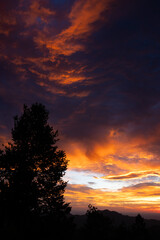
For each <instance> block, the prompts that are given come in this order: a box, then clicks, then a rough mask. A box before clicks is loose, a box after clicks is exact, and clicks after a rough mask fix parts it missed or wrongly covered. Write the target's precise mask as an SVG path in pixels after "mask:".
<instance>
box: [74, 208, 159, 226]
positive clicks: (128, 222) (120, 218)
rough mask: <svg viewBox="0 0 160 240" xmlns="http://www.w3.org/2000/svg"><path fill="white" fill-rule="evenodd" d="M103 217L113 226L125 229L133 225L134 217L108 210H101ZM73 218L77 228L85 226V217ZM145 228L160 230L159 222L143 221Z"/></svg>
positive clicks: (75, 216) (77, 216)
mask: <svg viewBox="0 0 160 240" xmlns="http://www.w3.org/2000/svg"><path fill="white" fill-rule="evenodd" d="M99 212H100V213H102V214H103V215H104V216H106V217H107V218H109V219H110V220H111V222H112V224H113V225H114V226H120V225H123V224H124V225H125V226H127V227H130V226H132V225H133V224H134V223H135V219H136V217H133V216H128V215H123V214H121V213H118V212H115V211H110V210H107V209H106V210H103V211H100V210H99ZM73 216H74V223H75V224H76V226H77V228H81V227H83V226H84V225H85V223H86V220H87V216H86V215H73ZM144 220H145V224H146V227H147V228H153V227H154V228H160V220H154V219H144Z"/></svg>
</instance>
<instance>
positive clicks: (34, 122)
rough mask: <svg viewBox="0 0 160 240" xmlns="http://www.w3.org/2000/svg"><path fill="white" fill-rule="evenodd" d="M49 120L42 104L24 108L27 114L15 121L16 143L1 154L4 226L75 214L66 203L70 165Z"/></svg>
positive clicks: (13, 139) (1, 197) (0, 197)
mask: <svg viewBox="0 0 160 240" xmlns="http://www.w3.org/2000/svg"><path fill="white" fill-rule="evenodd" d="M48 117H49V113H48V111H47V110H46V109H45V106H43V105H42V104H38V103H36V104H33V105H32V106H31V107H30V108H29V107H28V106H26V105H24V109H23V114H22V115H21V116H20V117H18V116H16V117H15V118H14V128H13V129H12V143H9V144H8V146H6V147H5V149H4V150H3V151H2V150H1V151H0V171H1V175H0V206H1V219H2V216H3V223H4V224H7V225H8V224H9V223H10V222H11V221H12V223H13V222H14V221H15V220H17V219H19V220H20V219H21V218H22V217H23V218H24V216H25V217H27V216H30V215H31V214H32V215H33V214H39V215H45V216H47V215H48V216H49V215H50V216H51V215H52V216H54V217H55V218H60V217H62V218H63V216H64V215H65V214H67V213H69V212H70V210H71V208H70V206H69V204H68V203H65V201H64V191H65V187H66V184H67V183H66V182H64V180H63V176H64V174H65V171H66V169H67V163H68V161H67V159H66V154H65V152H64V151H62V150H58V148H57V146H56V145H55V144H56V142H57V140H58V139H57V135H58V132H57V131H54V130H53V127H52V126H50V125H49V124H48ZM20 221H21V220H20Z"/></svg>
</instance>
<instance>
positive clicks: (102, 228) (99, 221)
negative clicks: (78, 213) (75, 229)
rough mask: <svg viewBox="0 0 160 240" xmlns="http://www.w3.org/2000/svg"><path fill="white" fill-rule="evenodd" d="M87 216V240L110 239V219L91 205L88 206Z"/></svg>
mask: <svg viewBox="0 0 160 240" xmlns="http://www.w3.org/2000/svg"><path fill="white" fill-rule="evenodd" d="M86 216H87V221H86V226H85V228H86V236H87V239H98V238H100V239H108V237H109V234H110V230H111V221H110V219H109V218H108V217H106V216H104V215H103V213H102V212H101V211H99V210H98V209H97V208H96V207H94V206H92V205H91V204H89V205H88V210H87V212H86ZM109 238H110V237H109Z"/></svg>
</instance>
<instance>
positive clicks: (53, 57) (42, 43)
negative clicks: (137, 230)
mask: <svg viewBox="0 0 160 240" xmlns="http://www.w3.org/2000/svg"><path fill="white" fill-rule="evenodd" d="M159 13H160V1H158V0H154V1H153V0H130V1H128V0H15V1H13V0H5V1H0V144H6V143H7V142H8V141H9V140H10V138H11V128H12V127H13V117H14V116H15V115H17V114H18V115H20V114H21V113H22V110H23V104H27V105H28V106H31V104H33V103H35V102H39V103H42V104H44V105H45V106H46V108H47V109H48V110H49V112H50V118H49V121H50V123H51V124H52V125H53V126H54V129H58V131H59V138H60V141H59V143H58V144H59V148H61V149H63V150H65V152H66V154H67V159H69V164H68V170H67V172H66V175H65V180H66V181H68V185H67V188H66V191H65V200H66V201H67V202H71V206H72V212H73V213H85V212H86V210H87V206H88V204H92V205H94V206H96V207H98V208H99V209H109V210H114V211H119V212H122V213H134V212H135V213H137V212H141V213H147V214H152V213H157V214H158V213H160V204H159V203H160V31H159V29H160V14H159Z"/></svg>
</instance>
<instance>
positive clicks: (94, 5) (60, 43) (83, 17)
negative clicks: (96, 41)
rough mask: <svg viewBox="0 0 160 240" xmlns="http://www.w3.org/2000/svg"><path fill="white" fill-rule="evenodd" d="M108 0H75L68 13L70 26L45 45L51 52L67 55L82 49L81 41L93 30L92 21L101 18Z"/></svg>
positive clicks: (107, 5)
mask: <svg viewBox="0 0 160 240" xmlns="http://www.w3.org/2000/svg"><path fill="white" fill-rule="evenodd" d="M109 2H110V1H109V0H108V1H107V0H102V1H98V0H92V1H91V0H87V1H84V0H78V1H75V3H74V5H73V7H72V9H71V12H70V14H69V22H70V26H69V27H68V28H66V29H65V30H63V31H62V32H61V33H60V34H59V35H58V36H57V37H56V39H55V40H51V41H49V42H48V43H47V44H46V47H47V48H49V49H50V51H52V53H53V54H63V55H66V56H69V55H71V54H73V53H75V52H78V51H82V50H84V46H83V43H82V42H80V43H79V42H77V40H80V41H81V40H84V39H86V38H87V37H88V36H89V35H91V33H92V32H93V31H95V27H94V23H96V22H97V21H99V20H100V19H101V14H102V13H103V12H104V11H105V10H106V9H107V8H108V7H109Z"/></svg>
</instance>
